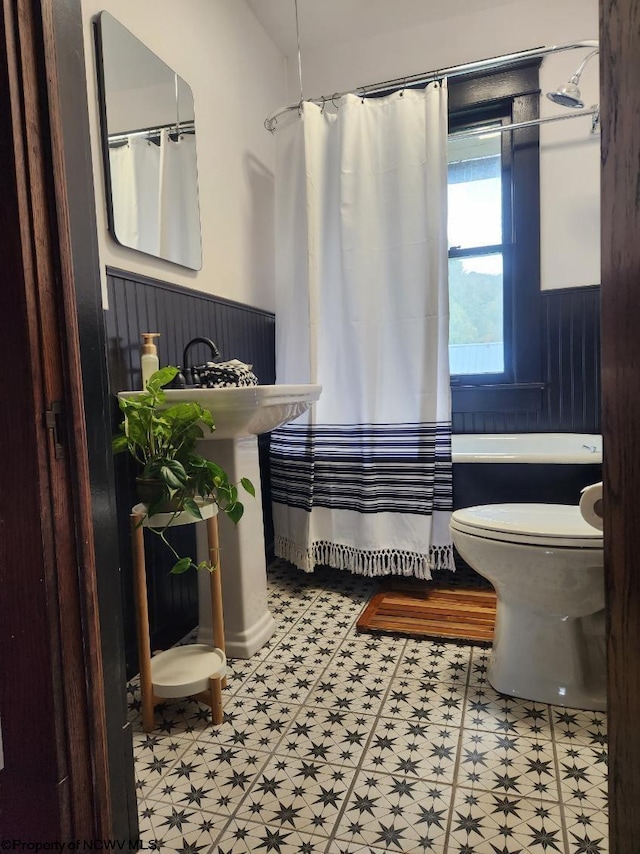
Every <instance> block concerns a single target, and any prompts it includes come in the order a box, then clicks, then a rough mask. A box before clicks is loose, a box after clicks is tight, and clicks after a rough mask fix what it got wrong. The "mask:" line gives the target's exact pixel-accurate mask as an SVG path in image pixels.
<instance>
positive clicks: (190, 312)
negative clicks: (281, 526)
mask: <svg viewBox="0 0 640 854" xmlns="http://www.w3.org/2000/svg"><path fill="white" fill-rule="evenodd" d="M107 284H108V295H109V310H108V311H106V312H105V325H106V331H107V346H108V348H109V389H110V392H111V394H112V400H113V426H114V430H115V427H116V425H117V423H118V422H119V420H120V418H119V410H118V408H117V402H116V398H115V395H116V394H117V392H119V391H126V390H129V389H139V388H141V374H140V348H141V336H142V333H143V332H159V333H160V340H159V342H158V355H159V359H160V364H161V365H179V364H181V362H182V353H183V350H184V346H185V344H186V343H187V342H188V341H189V340H190V339H192V338H197V337H205V338H211V340H212V341H214V342H215V344H216V345H217V346H218V349H219V350H220V353H221V355H222V357H223V358H225V359H231V358H238V359H241V360H242V361H244V362H248V363H249V364H252V365H253V369H254V371H255V373H256V375H257V376H258V379H259V380H260V382H261V383H262V384H264V385H269V384H272V383H274V382H275V317H274V315H273V314H271V313H270V312H266V311H262V310H260V309H256V308H252V307H251V306H247V305H243V304H241V303H235V302H232V301H230V300H223V299H219V298H217V297H213V296H209V295H207V294H203V293H201V292H200V291H193V290H190V289H187V288H182V287H177V286H175V285H171V284H168V283H166V282H161V281H158V280H156V279H151V278H148V277H146V276H140V275H137V274H134V273H128V272H124V271H122V270H114V269H108V270H107ZM191 356H192V357H193V359H194V361H195V362H196V363H197V362H201V361H205V360H206V359H207V358H208V353H207V351H206V349H205V348H202V347H200V346H199V347H194V348H193V350H192V352H191ZM259 445H260V462H261V470H262V475H263V490H262V492H263V509H264V514H265V538H266V540H267V546H268V547H269V544H270V542H271V541H272V524H271V507H270V498H269V489H268V457H269V455H268V437H267V436H265V437H261V438H260V440H259ZM134 477H135V472H134V469H133V466H132V465H131V463H130V461H129V460H128V459H127V458H126V457H125V456H124V455H120V456H119V457H117V458H116V493H117V503H118V528H119V538H120V565H121V570H122V576H123V590H124V594H123V595H124V600H125V601H124V625H125V644H126V658H127V673H128V675H129V676H130V675H132V674H134V673H136V672H137V669H138V667H137V649H136V635H135V610H134V602H133V587H132V574H133V570H132V564H131V550H130V540H129V527H128V526H129V515H128V514H129V511H130V508H131V507H132V506H133V504H135V503H136V499H135V491H134ZM145 537H146V538H147V552H146V557H147V576H148V579H147V581H148V588H149V621H150V625H151V640H152V649H163V648H165V647H167V646H170V645H171V644H173V643H175V642H176V641H177V640H179V639H180V638H181V637H182V636H183V635H184V634H186V633H187V632H188V631H190V630H191V629H192V628H193V627H194V626H195V625H197V622H198V602H197V587H196V577H195V573H193V574H190V575H183V576H179V577H173V576H171V575H169V569H170V567H171V565H172V562H173V561H172V560H171V555H170V553H169V552H168V550H167V549H166V547H165V546H163V545H162V544H161V543H159V541H158V538H157V537H155V536H154V535H153V534H150V533H148V532H145ZM172 537H174V538H175V547H176V549H177V550H178V551H179V552H180V551H181V550H182V552H181V553H183V554H193V550H194V549H195V532H194V530H193V528H191V527H186V528H180V529H176V530H175V531H174V532H172Z"/></svg>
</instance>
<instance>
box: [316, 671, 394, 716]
mask: <svg viewBox="0 0 640 854" xmlns="http://www.w3.org/2000/svg"><path fill="white" fill-rule="evenodd" d="M388 686H389V680H388V678H387V677H385V676H384V675H382V674H378V673H375V672H374V673H369V672H367V671H364V672H359V671H353V672H351V673H348V672H345V671H344V670H342V669H341V668H340V667H338V666H334V664H333V663H332V666H331V667H328V668H326V669H325V670H324V671H323V673H322V675H321V677H320V679H319V680H318V682H317V683H316V685H315V686H314V688H313V690H312V691H311V692H310V694H309V696H308V698H307V701H306V702H307V705H309V706H317V707H321V708H329V709H336V710H338V711H344V712H354V713H362V714H367V715H375V714H377V712H378V711H379V709H380V706H381V704H382V700H383V699H384V696H385V694H386V691H387V688H388Z"/></svg>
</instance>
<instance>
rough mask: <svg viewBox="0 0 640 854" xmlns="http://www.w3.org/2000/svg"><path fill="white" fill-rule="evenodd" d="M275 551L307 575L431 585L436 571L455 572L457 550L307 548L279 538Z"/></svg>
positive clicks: (315, 545)
mask: <svg viewBox="0 0 640 854" xmlns="http://www.w3.org/2000/svg"><path fill="white" fill-rule="evenodd" d="M274 551H275V554H276V556H277V557H281V558H284V559H285V560H287V561H289V563H292V564H294V565H295V566H297V567H298V568H299V569H303V570H304V571H305V572H313V570H314V568H315V567H316V566H332V567H334V568H335V569H346V570H349V571H350V572H353V573H355V574H356V575H367V576H370V577H373V576H377V575H412V576H414V577H415V578H422V579H424V580H426V581H428V580H429V579H430V578H431V572H432V571H433V570H439V569H448V570H450V571H451V572H455V568H456V567H455V563H454V560H453V546H451V545H448V546H431V548H430V549H429V554H428V555H425V554H418V553H416V552H405V551H401V550H399V549H384V550H379V551H364V550H362V549H356V548H353V547H352V546H345V545H341V544H339V543H328V542H316V543H312V545H311V546H309V547H308V548H305V547H304V546H300V545H298V544H297V543H294V542H293V541H292V540H288V539H286V537H281V536H278V535H276V537H275V542H274Z"/></svg>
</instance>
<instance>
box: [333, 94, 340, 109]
mask: <svg viewBox="0 0 640 854" xmlns="http://www.w3.org/2000/svg"><path fill="white" fill-rule="evenodd" d="M336 97H337V98H339V97H340V93H339V92H334V93H333V95H332V96H331V103H332V104H333V106H334V107H335V108H336V110H337V109H338V108H339V106H340V105H339V104H336Z"/></svg>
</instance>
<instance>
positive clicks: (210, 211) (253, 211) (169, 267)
mask: <svg viewBox="0 0 640 854" xmlns="http://www.w3.org/2000/svg"><path fill="white" fill-rule="evenodd" d="M103 10H106V11H108V12H110V13H111V14H112V15H113V16H114V17H115V18H117V19H118V20H119V21H120V22H121V23H122V24H123V25H124V26H125V27H127V28H128V29H129V30H131V32H132V33H133V34H134V35H135V36H136V37H137V38H139V39H140V40H141V41H142V42H144V43H145V44H146V45H147V46H148V47H149V48H150V49H151V50H152V51H154V53H156V54H157V55H158V56H159V57H160V58H161V59H162V60H164V62H166V63H167V64H168V65H170V66H171V67H172V68H173V69H174V70H175V71H177V73H178V74H179V75H180V76H181V77H183V78H184V79H185V80H186V81H187V82H188V83H189V84H190V85H191V88H192V89H193V96H194V101H195V112H196V127H197V154H198V174H199V191H200V216H201V223H202V250H203V251H202V269H201V270H200V271H199V272H193V271H189V270H186V269H185V268H182V267H178V266H176V265H175V264H170V263H169V262H166V261H161V260H159V259H157V258H152V257H150V256H147V255H143V254H141V253H139V252H135V251H133V250H130V249H125V248H124V247H121V246H118V244H116V243H115V242H114V241H113V239H112V238H111V236H110V235H109V234H108V232H107V217H106V201H105V191H104V186H105V185H104V175H103V167H102V154H101V148H100V136H99V133H100V129H99V119H98V110H97V84H96V74H95V51H94V45H93V31H92V24H91V20H92V18H93V17H94V16H95V15H96V14H97V13H98V12H100V11H103ZM82 11H83V19H84V28H85V52H86V56H87V85H88V92H89V113H90V123H91V137H92V140H91V142H92V151H93V162H94V180H95V186H96V203H97V216H98V238H99V244H100V261H101V266H102V268H103V270H104V267H105V266H106V265H110V266H114V267H119V268H121V269H125V270H130V271H132V272H137V273H142V274H145V275H148V276H153V277H156V278H159V279H163V280H165V281H170V282H173V283H174V284H178V285H184V286H186V287H191V288H194V289H197V290H200V291H205V292H207V293H211V294H215V295H217V296H221V297H225V298H228V299H233V300H238V301H239V302H244V303H248V304H250V305H255V306H258V307H260V308H265V309H269V310H273V307H274V280H273V277H274V237H273V170H274V144H273V139H272V137H271V134H269V133H267V132H266V131H265V129H264V127H263V121H264V118H265V116H266V115H267V114H268V113H270V112H271V111H272V110H273V109H274V104H281V103H284V102H285V100H286V95H285V92H286V73H285V62H284V59H283V57H282V55H281V53H280V51H279V50H278V49H277V48H276V47H275V45H274V43H273V42H272V41H271V39H270V38H269V37H268V36H267V35H266V33H265V31H264V30H263V28H262V27H261V25H260V24H259V23H258V21H257V20H256V18H255V17H254V16H253V14H252V13H251V11H250V10H249V8H248V7H247V6H246V4H245V3H244V0H233V1H232V2H231V0H180V2H179V3H178V2H175V0H135V2H132V1H131V0H82Z"/></svg>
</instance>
